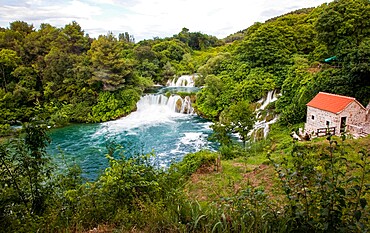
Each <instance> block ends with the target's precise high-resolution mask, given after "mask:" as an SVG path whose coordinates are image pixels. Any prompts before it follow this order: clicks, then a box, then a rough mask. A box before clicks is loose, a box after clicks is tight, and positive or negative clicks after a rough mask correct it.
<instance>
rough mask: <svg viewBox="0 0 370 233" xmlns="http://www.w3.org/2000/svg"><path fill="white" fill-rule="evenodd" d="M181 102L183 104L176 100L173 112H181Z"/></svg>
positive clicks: (180, 100)
mask: <svg viewBox="0 0 370 233" xmlns="http://www.w3.org/2000/svg"><path fill="white" fill-rule="evenodd" d="M182 102H183V101H182V99H178V100H177V101H176V106H175V112H181V109H182Z"/></svg>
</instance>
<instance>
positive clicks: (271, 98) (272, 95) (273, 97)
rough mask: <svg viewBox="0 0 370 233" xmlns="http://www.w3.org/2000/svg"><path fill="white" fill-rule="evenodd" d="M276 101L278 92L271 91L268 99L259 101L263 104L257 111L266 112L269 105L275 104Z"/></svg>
mask: <svg viewBox="0 0 370 233" xmlns="http://www.w3.org/2000/svg"><path fill="white" fill-rule="evenodd" d="M276 100H277V94H276V90H272V91H269V92H268V93H267V96H266V99H265V98H262V99H260V100H259V101H258V103H261V104H262V105H261V107H259V108H258V109H257V111H258V110H264V109H265V108H266V107H267V105H269V104H270V103H272V102H275V101H276Z"/></svg>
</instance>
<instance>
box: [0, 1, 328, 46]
mask: <svg viewBox="0 0 370 233" xmlns="http://www.w3.org/2000/svg"><path fill="white" fill-rule="evenodd" d="M324 2H326V0H310V1H308V0H279V1H274V0H246V1H241V0H228V1H225V0H125V1H120V0H71V1H62V0H53V1H45V0H44V1H43V0H27V1H25V0H24V1H22V0H19V1H16V2H15V3H14V1H10V0H5V3H2V4H1V5H0V12H1V13H2V18H1V19H0V26H3V27H6V26H7V25H8V23H9V22H12V21H15V20H23V21H26V22H29V23H33V24H34V25H39V24H40V23H43V22H45V23H50V24H52V25H54V26H57V27H63V26H64V25H65V24H68V23H70V22H71V21H72V20H76V21H77V22H78V23H79V24H80V25H81V27H82V28H83V29H84V30H85V32H87V33H89V34H90V35H91V36H97V35H99V34H106V33H107V32H108V31H112V32H114V33H116V34H117V33H119V32H126V31H127V32H129V33H130V34H133V35H134V36H135V37H136V39H137V41H138V40H142V39H150V38H152V37H155V36H159V37H166V36H172V35H173V34H177V33H178V32H180V31H181V29H182V28H183V27H187V28H189V29H190V31H200V32H203V33H207V34H210V35H215V36H217V37H219V38H223V37H225V36H227V35H229V34H231V33H234V32H237V31H239V30H242V29H245V28H247V27H249V26H250V25H252V24H253V23H254V22H257V21H265V20H267V19H269V18H272V17H275V16H278V15H281V14H284V13H287V12H289V11H292V10H296V9H300V8H304V7H312V6H318V5H320V4H322V3H324Z"/></svg>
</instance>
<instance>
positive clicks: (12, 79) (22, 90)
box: [0, 21, 222, 133]
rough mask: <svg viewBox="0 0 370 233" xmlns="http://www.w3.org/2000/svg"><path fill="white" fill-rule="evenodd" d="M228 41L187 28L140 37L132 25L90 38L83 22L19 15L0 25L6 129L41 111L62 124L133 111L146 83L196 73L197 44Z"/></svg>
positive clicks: (1, 106)
mask: <svg viewBox="0 0 370 233" xmlns="http://www.w3.org/2000/svg"><path fill="white" fill-rule="evenodd" d="M220 44H222V42H221V41H219V40H218V39H217V38H216V37H213V36H208V35H205V34H202V33H193V32H189V30H188V29H186V28H184V29H183V30H182V31H181V32H180V33H179V34H178V35H174V36H173V37H171V38H165V39H160V38H155V39H153V40H145V41H141V42H139V43H137V44H135V43H134V38H133V36H132V35H130V34H128V33H127V32H126V33H121V34H119V35H118V37H116V36H114V35H113V34H112V33H108V34H107V35H101V36H99V37H98V38H97V39H93V38H90V37H89V35H88V34H85V33H84V31H83V30H82V29H81V27H80V25H78V23H77V22H72V23H71V24H68V25H66V26H65V27H64V28H56V27H53V26H52V25H49V24H42V25H41V26H40V28H39V29H38V30H36V29H34V28H33V25H30V24H28V23H26V22H21V21H15V22H12V23H10V26H9V28H0V69H1V72H0V73H1V74H0V77H1V79H0V83H1V85H0V100H1V101H0V115H1V116H0V125H1V127H0V131H2V133H6V132H7V130H9V127H10V125H15V124H20V123H22V122H28V121H30V120H31V119H33V118H35V117H37V118H39V119H41V120H44V121H45V122H47V123H48V124H49V125H51V126H54V125H55V126H58V125H64V124H67V123H69V122H100V121H107V120H111V119H116V118H118V117H121V116H124V115H127V114H128V113H130V112H131V111H133V110H134V109H135V108H136V103H137V101H138V100H139V98H140V95H141V94H142V91H143V90H144V89H145V88H146V87H148V86H150V85H152V84H153V83H161V84H165V82H166V81H167V80H168V79H169V78H171V79H172V78H173V77H174V75H175V74H182V73H192V72H194V71H195V70H196V68H195V67H194V65H192V64H191V62H190V61H191V57H192V56H191V54H192V51H194V50H205V49H207V48H209V47H211V46H217V45H220Z"/></svg>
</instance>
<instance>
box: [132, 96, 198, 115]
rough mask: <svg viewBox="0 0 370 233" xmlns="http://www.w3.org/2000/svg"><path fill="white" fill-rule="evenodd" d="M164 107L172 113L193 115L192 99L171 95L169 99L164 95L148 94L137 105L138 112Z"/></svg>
mask: <svg viewBox="0 0 370 233" xmlns="http://www.w3.org/2000/svg"><path fill="white" fill-rule="evenodd" d="M153 105H155V106H157V107H158V106H162V107H165V108H168V110H169V111H171V112H176V113H183V114H192V113H194V109H193V107H192V106H191V101H190V97H189V96H186V97H185V98H184V99H183V98H181V96H179V95H171V96H170V97H169V98H168V97H167V96H165V95H162V94H147V95H144V96H142V97H141V99H140V100H139V102H138V103H137V108H138V111H140V110H141V109H143V108H148V107H149V106H153Z"/></svg>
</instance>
